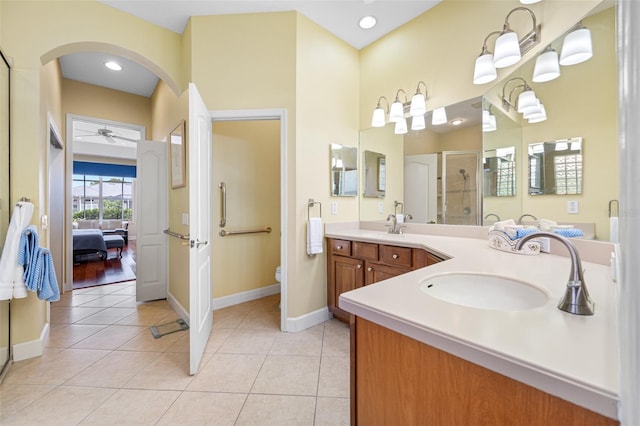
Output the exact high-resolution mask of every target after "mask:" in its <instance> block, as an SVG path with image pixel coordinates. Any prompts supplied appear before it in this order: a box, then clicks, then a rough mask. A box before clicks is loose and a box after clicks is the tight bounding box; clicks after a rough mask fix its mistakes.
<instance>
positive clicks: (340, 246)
mask: <svg viewBox="0 0 640 426" xmlns="http://www.w3.org/2000/svg"><path fill="white" fill-rule="evenodd" d="M331 252H332V253H335V254H341V255H343V256H351V241H345V240H331Z"/></svg>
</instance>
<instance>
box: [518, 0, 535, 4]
mask: <svg viewBox="0 0 640 426" xmlns="http://www.w3.org/2000/svg"><path fill="white" fill-rule="evenodd" d="M539 1H540V0H520V3H522V4H534V3H538V2H539Z"/></svg>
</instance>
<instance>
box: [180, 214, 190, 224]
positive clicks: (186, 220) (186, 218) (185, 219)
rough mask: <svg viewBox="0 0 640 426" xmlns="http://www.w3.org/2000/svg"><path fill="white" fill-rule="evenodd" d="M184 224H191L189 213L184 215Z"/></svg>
mask: <svg viewBox="0 0 640 426" xmlns="http://www.w3.org/2000/svg"><path fill="white" fill-rule="evenodd" d="M182 224H183V225H188V224H189V213H182Z"/></svg>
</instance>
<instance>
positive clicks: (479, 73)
mask: <svg viewBox="0 0 640 426" xmlns="http://www.w3.org/2000/svg"><path fill="white" fill-rule="evenodd" d="M517 11H523V12H527V13H528V14H529V16H530V17H531V20H532V24H533V25H532V29H531V30H530V31H529V32H528V33H527V34H525V35H524V36H523V37H522V38H520V39H519V38H518V34H517V33H516V32H515V31H513V30H512V29H511V27H510V26H509V18H510V17H511V14H512V13H514V12H517ZM494 34H499V36H498V38H497V39H496V42H495V46H494V52H493V53H491V51H490V50H489V49H488V47H487V40H488V39H489V37H491V36H492V35H494ZM539 42H540V25H538V24H537V22H536V15H535V14H534V13H533V12H532V11H531V10H530V9H527V8H526V7H516V8H515V9H513V10H512V11H510V12H509V13H508V14H507V17H506V18H505V20H504V26H503V29H502V31H494V32H491V33H489V35H487V37H485V39H484V42H483V44H482V51H481V53H480V56H478V58H477V59H476V63H475V68H474V72H473V83H474V84H485V83H489V82H491V81H493V80H495V79H496V77H497V72H496V68H505V67H508V66H511V65H513V64H515V63H517V62H518V61H520V59H521V58H522V55H523V54H525V53H527V52H528V51H529V50H531V48H533V47H534V46H535V45H536V44H538V43H539Z"/></svg>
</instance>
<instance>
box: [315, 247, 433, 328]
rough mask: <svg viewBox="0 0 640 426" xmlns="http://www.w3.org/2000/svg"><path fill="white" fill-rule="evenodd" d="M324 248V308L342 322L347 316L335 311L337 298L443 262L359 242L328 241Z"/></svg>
mask: <svg viewBox="0 0 640 426" xmlns="http://www.w3.org/2000/svg"><path fill="white" fill-rule="evenodd" d="M327 247H329V253H328V256H327V305H328V307H329V311H330V312H331V313H332V314H333V315H334V316H335V317H336V318H338V319H339V320H341V321H344V322H349V313H348V312H346V311H343V310H342V309H340V308H339V307H338V297H340V294H342V293H344V292H346V291H349V290H354V289H356V288H358V287H362V286H363V285H368V284H373V283H376V282H378V281H382V280H386V279H388V278H392V277H395V276H398V275H401V274H404V273H406V272H409V271H412V270H414V269H418V268H423V267H425V266H429V265H433V264H434V263H437V262H440V261H442V260H443V259H441V258H440V257H438V256H436V255H435V254H433V253H429V252H428V251H426V250H422V249H418V248H411V247H399V246H391V245H387V244H376V243H367V242H362V241H349V240H340V239H333V238H328V239H327Z"/></svg>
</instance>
